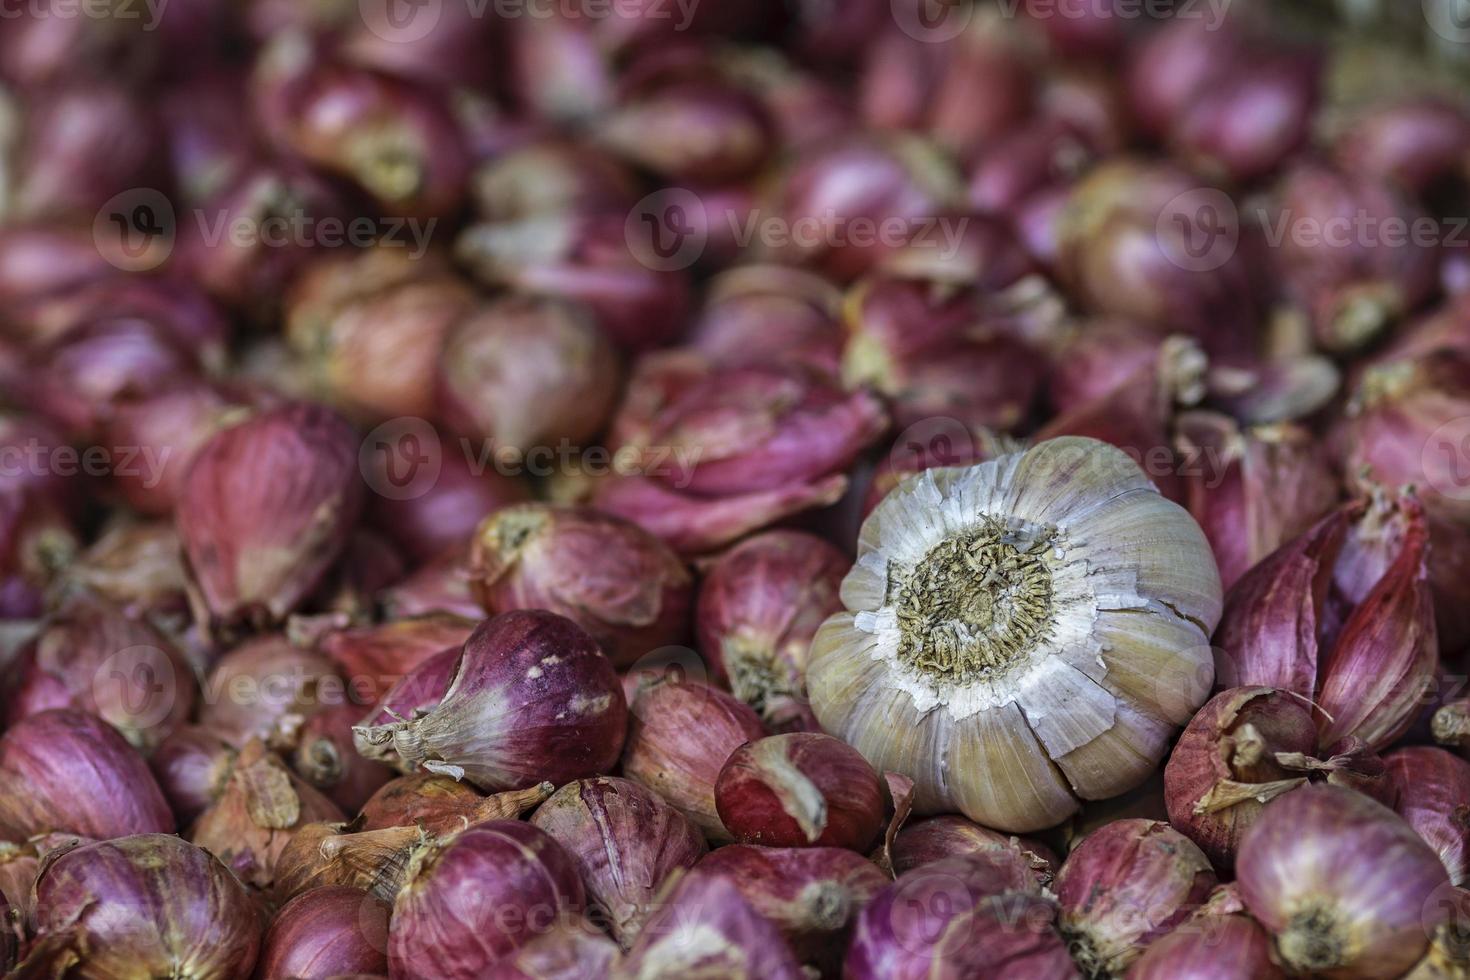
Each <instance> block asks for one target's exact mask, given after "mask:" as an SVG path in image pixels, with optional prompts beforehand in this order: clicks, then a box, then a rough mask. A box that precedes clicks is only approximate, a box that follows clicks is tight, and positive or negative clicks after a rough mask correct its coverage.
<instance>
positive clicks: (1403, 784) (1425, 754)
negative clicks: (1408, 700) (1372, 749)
mask: <svg viewBox="0 0 1470 980" xmlns="http://www.w3.org/2000/svg"><path fill="white" fill-rule="evenodd" d="M1383 762H1384V765H1385V766H1387V768H1388V777H1389V779H1390V781H1391V782H1392V783H1393V787H1394V790H1395V791H1396V796H1397V798H1396V800H1395V802H1394V812H1396V813H1397V814H1398V815H1399V816H1401V817H1403V818H1404V820H1405V821H1407V822H1408V824H1409V826H1410V827H1413V828H1414V831H1415V832H1416V833H1418V835H1419V836H1420V837H1422V838H1424V840H1425V841H1426V842H1427V843H1428V844H1429V846H1430V847H1432V848H1434V849H1435V851H1436V852H1438V854H1439V857H1440V860H1441V861H1443V862H1444V866H1445V870H1446V871H1448V872H1449V875H1450V883H1451V884H1452V885H1455V886H1456V887H1459V886H1461V885H1463V884H1464V883H1465V881H1466V880H1467V879H1470V762H1466V761H1465V760H1464V759H1461V758H1460V757H1459V756H1456V755H1454V754H1453V753H1450V752H1447V751H1446V750H1444V749H1437V748H1433V747H1431V746H1426V745H1411V746H1406V747H1405V748H1401V749H1396V750H1395V751H1393V752H1390V753H1388V755H1385V756H1384V757H1383Z"/></svg>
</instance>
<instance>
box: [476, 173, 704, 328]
mask: <svg viewBox="0 0 1470 980" xmlns="http://www.w3.org/2000/svg"><path fill="white" fill-rule="evenodd" d="M657 200H658V199H657V198H655V199H654V201H655V202H656V201H657ZM644 213H645V214H649V215H650V216H652V217H657V218H661V219H662V218H665V217H667V216H666V215H659V214H652V213H651V212H644ZM644 234H645V233H644V232H642V231H641V230H640V227H639V226H638V225H637V224H635V223H630V219H629V217H628V213H627V212H626V211H622V210H620V211H618V212H616V213H613V214H596V215H588V214H574V213H562V214H542V215H536V216H532V217H529V218H524V219H521V220H518V221H504V222H488V223H484V224H478V225H472V226H471V227H469V228H467V229H465V231H464V232H463V233H462V234H461V235H460V237H459V240H458V241H457V242H456V245H455V249H456V252H457V253H458V256H459V258H460V260H461V261H462V262H463V263H464V264H465V265H466V266H468V267H469V268H470V269H471V271H473V272H474V274H475V275H476V276H477V277H479V278H480V279H481V280H483V281H484V282H486V283H488V284H490V285H494V286H503V287H507V288H510V289H513V290H515V291H516V292H519V293H524V294H528V295H532V296H536V297H541V298H544V299H560V300H564V301H569V302H576V303H578V304H580V305H583V306H585V307H586V308H587V309H588V310H590V311H591V312H592V314H593V315H594V317H595V319H596V322H597V325H598V326H599V327H601V329H602V330H603V331H604V332H605V333H606V334H607V336H608V337H609V338H611V339H612V341H613V342H614V343H615V344H616V345H617V346H618V347H619V348H620V349H622V350H625V351H630V352H638V351H644V350H649V349H651V348H654V347H662V346H666V345H667V344H670V343H672V342H673V341H675V340H677V339H678V337H679V336H680V334H681V333H682V332H683V330H684V326H685V322H686V320H687V319H688V315H689V305H690V297H689V293H690V288H689V281H688V278H687V275H686V273H685V272H684V271H683V269H681V268H678V267H677V266H678V262H677V260H678V259H679V258H681V257H682V252H679V251H677V250H676V252H675V254H674V256H673V257H672V258H669V257H667V256H663V255H660V254H659V253H658V251H657V250H656V246H658V245H659V241H662V239H660V240H659V241H650V240H644V238H643V237H641V236H643V235H644ZM679 244H680V245H682V244H683V242H682V241H680V242H679ZM671 264H672V265H673V266H676V267H673V268H671V267H670V265H671Z"/></svg>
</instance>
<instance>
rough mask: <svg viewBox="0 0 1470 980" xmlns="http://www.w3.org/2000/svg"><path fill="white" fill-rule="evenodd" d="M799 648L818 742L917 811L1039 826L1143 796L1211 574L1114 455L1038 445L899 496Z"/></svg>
mask: <svg viewBox="0 0 1470 980" xmlns="http://www.w3.org/2000/svg"><path fill="white" fill-rule="evenodd" d="M842 601H843V604H844V605H845V606H846V607H847V610H848V611H846V612H841V613H837V614H836V615H834V616H832V617H831V618H830V619H828V620H827V621H826V623H824V624H823V625H822V628H821V629H820V630H819V631H818V633H817V635H816V637H815V639H814V640H813V642H812V650H811V658H810V661H809V663H808V672H807V681H808V687H809V690H810V694H811V699H812V708H813V709H814V711H815V712H816V715H817V719H818V720H819V721H820V722H821V724H822V727H823V728H824V729H826V730H827V731H828V732H831V733H832V734H834V735H837V736H839V737H840V738H843V739H845V740H846V741H848V742H849V743H851V744H852V745H853V746H855V747H856V748H857V749H858V750H859V751H861V752H862V753H863V754H864V755H865V756H866V757H867V759H868V761H869V762H871V763H872V764H873V765H874V766H876V767H877V768H878V769H879V770H880V771H884V770H887V771H896V772H901V773H904V774H905V775H908V776H910V777H912V778H913V779H914V781H915V803H916V806H917V807H918V809H919V810H921V811H923V812H953V811H959V812H961V813H963V814H965V815H966V816H967V817H969V818H971V819H972V820H975V821H978V822H979V823H982V824H985V825H987V826H990V827H995V828H997V829H1000V830H1007V831H1014V832H1024V831H1032V830H1039V829H1041V828H1044V827H1049V826H1052V825H1054V824H1056V823H1058V822H1060V821H1062V820H1063V819H1065V818H1066V817H1067V816H1069V815H1070V814H1071V813H1073V812H1074V811H1076V809H1077V808H1078V807H1079V806H1080V805H1081V804H1080V801H1081V800H1086V799H1104V798H1106V797H1109V796H1115V795H1117V794H1119V793H1122V792H1125V791H1127V790H1129V789H1131V788H1133V787H1134V786H1136V785H1138V784H1139V783H1141V782H1142V781H1143V780H1144V779H1145V778H1146V777H1147V776H1148V775H1149V773H1150V772H1152V771H1153V770H1154V768H1155V767H1156V766H1157V765H1158V762H1159V760H1160V759H1161V758H1162V756H1163V754H1164V751H1165V748H1166V747H1167V744H1168V740H1169V738H1170V736H1171V735H1172V734H1173V732H1174V731H1175V730H1176V729H1177V728H1178V727H1179V726H1181V725H1183V724H1184V723H1185V722H1187V721H1188V720H1189V719H1190V717H1191V716H1192V715H1193V713H1194V711H1195V710H1196V709H1197V708H1198V707H1199V706H1200V705H1201V704H1202V703H1203V702H1204V700H1205V698H1206V697H1207V696H1208V694H1209V691H1210V687H1211V685H1212V684H1213V681H1214V662H1213V657H1212V655H1211V650H1210V646H1209V637H1210V634H1211V633H1212V632H1213V631H1214V628H1215V624H1216V623H1217V622H1218V620H1219V618H1220V603H1221V590H1220V575H1219V571H1218V570H1217V569H1216V566H1215V559H1214V557H1213V555H1212V554H1211V552H1210V547H1209V544H1208V543H1207V542H1206V540H1205V537H1204V534H1203V533H1202V532H1201V531H1200V528H1199V526H1198V525H1197V524H1195V522H1194V520H1193V518H1191V517H1190V516H1189V514H1188V513H1187V512H1186V511H1185V510H1184V509H1183V508H1181V507H1179V506H1178V505H1177V504H1174V503H1172V502H1171V501H1169V500H1167V499H1165V498H1164V497H1163V496H1161V495H1160V494H1159V492H1158V491H1157V490H1156V489H1155V488H1154V486H1153V485H1152V484H1151V483H1150V482H1149V480H1148V478H1147V477H1146V476H1145V475H1144V473H1143V471H1142V470H1140V469H1139V468H1138V466H1137V465H1136V464H1135V463H1134V462H1133V461H1132V460H1131V459H1130V458H1129V457H1128V456H1127V455H1126V454H1124V453H1123V452H1122V451H1121V450H1119V449H1117V448H1115V447H1113V446H1110V445H1108V444H1106V443H1103V442H1098V441H1097V440H1094V439H1081V438H1071V437H1069V438H1061V439H1053V440H1049V441H1047V442H1043V443H1041V444H1039V445H1037V446H1035V447H1033V448H1031V449H1029V450H1027V451H1025V452H1020V453H1013V454H1011V455H1007V456H1003V457H1000V458H998V459H995V460H991V461H988V462H984V463H981V464H979V465H977V466H971V467H966V468H955V469H935V470H928V471H926V472H923V473H920V474H919V475H917V476H915V477H912V478H910V479H909V480H906V481H905V482H904V483H903V484H901V485H900V486H899V487H898V488H897V489H895V490H894V491H893V492H892V493H890V494H889V495H888V496H887V497H886V498H884V500H883V502H882V503H881V504H879V505H878V507H877V508H876V509H875V510H874V511H873V513H872V515H871V516H869V518H868V519H867V521H866V522H865V523H864V524H863V529H862V533H861V535H860V536H859V541H858V554H857V562H856V564H855V565H854V566H853V569H852V571H851V572H849V573H848V575H847V577H846V578H845V579H844V580H843V583H842Z"/></svg>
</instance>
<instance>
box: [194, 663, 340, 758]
mask: <svg viewBox="0 0 1470 980" xmlns="http://www.w3.org/2000/svg"><path fill="white" fill-rule="evenodd" d="M203 691H204V704H203V706H202V708H201V709H200V712H199V723H200V724H201V725H203V726H204V727H205V728H208V729H209V730H210V731H211V732H212V733H213V734H215V735H218V736H219V737H221V738H223V739H224V740H225V741H227V742H229V743H230V744H231V745H234V746H235V747H236V748H243V747H244V745H245V743H246V742H248V741H250V740H251V739H252V738H259V739H268V738H270V736H271V735H272V734H273V733H274V732H275V731H276V729H277V728H278V726H279V725H280V723H281V721H282V719H284V718H287V717H289V716H292V715H297V716H304V715H308V714H310V713H311V712H313V711H314V710H316V708H317V707H318V706H319V705H326V704H340V703H342V702H343V701H345V700H346V699H347V693H348V692H347V688H346V684H345V682H344V681H343V680H342V678H341V677H340V676H339V675H338V673H337V669H336V667H335V665H333V663H332V662H331V661H330V660H328V659H327V658H326V657H323V656H322V655H320V654H317V653H313V652H311V651H309V650H303V649H301V648H300V647H297V646H293V645H292V644H291V643H290V642H288V641H287V640H286V639H285V638H284V637H281V636H262V637H257V638H255V639H253V640H250V641H248V642H246V643H243V644H241V645H240V646H238V647H236V648H235V649H233V650H231V651H230V652H229V653H226V654H225V655H224V656H223V657H221V658H220V659H219V661H218V662H217V663H215V665H214V667H213V669H211V670H210V672H209V676H207V677H206V678H205V679H204V684H203Z"/></svg>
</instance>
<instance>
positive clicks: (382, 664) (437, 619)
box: [317, 612, 476, 703]
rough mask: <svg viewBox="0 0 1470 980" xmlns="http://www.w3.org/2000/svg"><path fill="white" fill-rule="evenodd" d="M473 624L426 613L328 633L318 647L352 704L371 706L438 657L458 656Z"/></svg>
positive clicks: (456, 617) (450, 615) (442, 615)
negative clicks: (446, 653) (339, 677)
mask: <svg viewBox="0 0 1470 980" xmlns="http://www.w3.org/2000/svg"><path fill="white" fill-rule="evenodd" d="M475 623H476V620H474V619H468V618H466V617H463V616H457V615H455V614H453V613H446V612H435V613H425V614H423V615H420V616H409V617H405V618H402V619H390V620H388V621H386V622H383V623H380V624H378V625H376V626H358V627H353V628H349V629H344V630H338V631H335V632H332V633H328V634H327V635H326V636H324V637H322V638H321V640H320V641H319V642H318V643H317V648H318V649H319V650H320V651H321V652H322V653H324V654H326V655H327V656H328V657H330V658H331V659H332V660H333V661H334V662H336V664H337V666H338V667H340V668H341V671H342V675H343V676H344V677H346V678H347V683H348V690H349V691H351V693H352V697H353V700H355V701H360V702H363V703H369V702H374V701H377V700H378V699H379V698H381V697H382V696H383V695H384V694H385V693H386V692H387V690H388V688H390V687H392V686H393V685H394V684H395V683H397V682H398V681H399V680H401V679H402V678H404V677H405V676H406V675H407V674H409V673H410V672H411V671H413V670H414V668H416V667H418V666H419V665H420V664H422V663H424V662H425V661H426V660H428V659H430V658H431V657H433V656H434V655H435V654H438V653H440V652H442V651H445V650H449V649H453V650H454V651H456V653H457V652H458V650H459V649H460V648H461V647H463V646H464V641H465V640H467V639H469V637H470V633H472V632H474V629H475ZM444 682H445V683H446V684H447V683H448V673H447V672H446V673H445V674H444Z"/></svg>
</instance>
